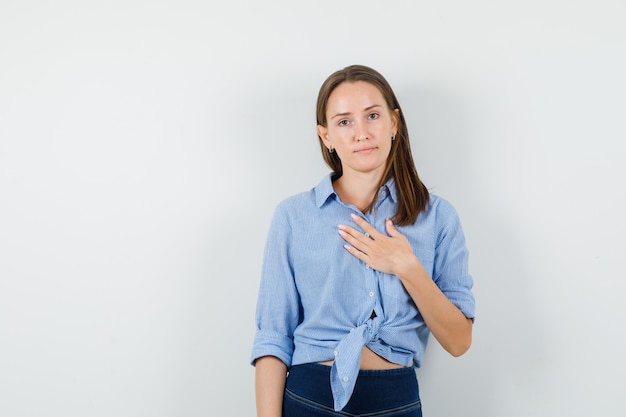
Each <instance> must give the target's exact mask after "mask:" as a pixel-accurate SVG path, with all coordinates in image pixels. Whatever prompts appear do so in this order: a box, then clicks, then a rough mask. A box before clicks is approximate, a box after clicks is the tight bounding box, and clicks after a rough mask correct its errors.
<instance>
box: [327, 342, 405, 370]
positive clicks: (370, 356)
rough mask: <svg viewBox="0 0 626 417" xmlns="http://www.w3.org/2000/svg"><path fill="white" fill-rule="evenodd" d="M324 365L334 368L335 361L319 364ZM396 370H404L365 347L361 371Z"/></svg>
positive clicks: (362, 352)
mask: <svg viewBox="0 0 626 417" xmlns="http://www.w3.org/2000/svg"><path fill="white" fill-rule="evenodd" d="M319 363H320V364H322V365H328V366H332V365H333V361H332V360H331V361H324V362H319ZM395 368H404V366H402V365H398V364H397V363H393V362H389V361H388V360H387V359H385V358H383V357H382V356H379V355H377V354H375V353H374V352H372V351H371V350H370V349H369V348H368V347H367V346H364V347H363V350H361V365H360V366H359V369H363V370H382V369H395Z"/></svg>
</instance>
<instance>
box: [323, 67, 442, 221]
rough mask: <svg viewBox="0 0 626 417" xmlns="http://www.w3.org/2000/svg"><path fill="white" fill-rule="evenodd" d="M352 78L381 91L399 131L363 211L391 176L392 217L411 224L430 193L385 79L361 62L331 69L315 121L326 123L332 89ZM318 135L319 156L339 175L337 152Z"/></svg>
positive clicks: (393, 96) (404, 123)
mask: <svg viewBox="0 0 626 417" xmlns="http://www.w3.org/2000/svg"><path fill="white" fill-rule="evenodd" d="M355 81H365V82H367V83H370V84H372V85H374V86H375V87H376V88H378V89H379V90H380V92H381V93H382V95H383V98H384V99H385V102H386V103H387V107H388V108H389V109H390V110H392V111H393V110H395V109H398V110H399V112H398V113H399V114H398V132H397V133H396V136H395V140H393V141H392V142H391V151H390V152H389V156H388V157H387V165H386V168H385V172H384V174H383V176H382V178H381V183H380V184H379V186H378V188H377V191H376V195H374V199H373V200H372V203H370V205H369V206H368V207H367V208H366V211H372V210H373V208H374V203H375V202H376V200H377V199H378V190H379V189H380V187H382V186H383V184H385V183H386V182H387V181H389V180H390V179H391V178H393V179H394V181H395V183H396V189H397V191H398V211H397V212H396V214H395V216H394V218H393V221H394V223H395V224H397V225H399V226H405V225H409V224H413V223H415V221H416V220H417V216H418V215H419V214H420V213H421V212H422V211H424V209H425V208H426V205H427V204H428V200H429V198H430V193H429V192H428V189H427V188H426V186H425V185H424V184H423V183H422V181H421V180H420V179H419V176H418V175H417V170H416V169H415V163H414V162H413V155H412V154H411V143H410V142H409V131H408V129H407V126H406V122H405V120H404V114H403V113H402V109H401V108H400V103H398V99H397V98H396V95H395V94H394V92H393V90H392V89H391V86H390V85H389V83H388V82H387V80H386V79H385V78H384V77H383V76H382V75H381V74H380V73H379V72H378V71H376V70H374V69H372V68H369V67H366V66H364V65H351V66H348V67H345V68H343V69H341V70H339V71H336V72H334V73H333V74H331V75H330V76H329V77H328V78H327V79H326V81H324V83H323V84H322V86H321V88H320V91H319V94H318V96H317V124H318V125H321V126H324V127H327V125H328V121H327V120H326V108H327V106H328V98H329V97H330V94H331V93H332V92H333V90H335V88H337V87H338V86H339V85H340V84H342V83H345V82H355ZM318 138H319V141H320V148H321V150H322V156H323V157H324V161H326V164H327V165H328V166H329V167H330V168H331V169H332V170H333V173H334V175H333V176H334V178H335V179H337V178H339V177H341V175H342V174H343V169H342V166H341V160H340V159H339V156H337V152H333V153H331V152H330V151H329V150H328V148H326V146H324V142H323V141H322V138H321V137H319V135H318Z"/></svg>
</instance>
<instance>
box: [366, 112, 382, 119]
mask: <svg viewBox="0 0 626 417" xmlns="http://www.w3.org/2000/svg"><path fill="white" fill-rule="evenodd" d="M379 117H380V114H378V113H370V114H368V115H367V118H368V119H369V120H376V119H378V118H379Z"/></svg>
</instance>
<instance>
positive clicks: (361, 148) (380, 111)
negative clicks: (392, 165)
mask: <svg viewBox="0 0 626 417" xmlns="http://www.w3.org/2000/svg"><path fill="white" fill-rule="evenodd" d="M326 120H327V121H328V123H327V126H321V125H319V126H318V127H317V130H318V135H319V136H320V138H321V139H322V141H323V142H324V145H325V146H326V147H327V148H328V149H330V150H334V152H337V156H338V157H339V159H341V166H342V169H343V175H352V174H356V173H375V174H378V175H380V176H382V173H383V172H384V170H385V166H386V162H387V157H388V155H389V152H390V150H391V138H392V136H395V134H396V131H397V125H398V117H397V111H395V112H394V111H392V110H390V109H389V107H387V104H386V102H385V99H384V98H383V95H382V93H381V92H380V90H379V89H378V88H377V87H376V86H374V85H373V84H370V83H368V82H365V81H356V82H344V83H342V84H340V85H339V86H337V88H335V89H334V90H333V92H332V93H331V94H330V96H329V98H328V104H327V107H326Z"/></svg>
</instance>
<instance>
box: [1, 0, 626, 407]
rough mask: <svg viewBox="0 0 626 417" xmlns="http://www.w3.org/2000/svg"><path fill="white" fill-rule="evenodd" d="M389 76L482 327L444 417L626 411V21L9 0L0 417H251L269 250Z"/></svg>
mask: <svg viewBox="0 0 626 417" xmlns="http://www.w3.org/2000/svg"><path fill="white" fill-rule="evenodd" d="M354 63H360V64H366V65H370V66H372V67H374V68H376V69H378V70H379V71H380V72H382V73H383V74H384V75H385V76H386V77H387V79H388V80H389V82H390V83H391V84H392V87H393V88H394V89H395V90H396V93H397V95H398V97H399V99H400V102H401V103H402V106H403V109H404V112H405V116H406V118H407V121H408V124H409V130H410V132H411V138H412V145H413V151H414V156H415V159H416V163H417V166H418V171H419V172H420V175H421V176H422V179H423V180H424V182H425V183H426V184H427V186H428V187H429V188H430V189H431V191H432V192H433V193H436V194H439V195H441V196H443V197H445V198H447V199H448V200H449V201H451V202H452V203H453V205H454V206H455V207H456V208H457V210H458V211H459V214H460V216H461V220H462V222H463V225H464V228H465V232H466V236H467V242H468V246H469V248H470V252H471V263H470V268H471V272H472V275H473V276H474V278H475V294H476V297H477V314H478V318H477V321H476V324H475V331H474V344H473V346H472V348H471V350H470V351H469V352H468V353H467V354H466V355H465V356H463V357H461V358H457V359H455V358H452V357H450V356H448V355H447V354H446V353H445V352H444V351H443V350H442V349H441V348H440V347H439V345H438V344H437V342H436V341H434V340H431V344H430V345H429V349H428V351H427V355H426V361H425V365H424V367H423V368H422V369H420V370H419V371H418V376H419V379H420V384H421V394H422V400H423V403H424V414H425V415H426V416H429V417H436V416H442V417H443V416H452V415H464V416H476V417H503V416H505V417H516V416H531V415H532V416H546V417H548V416H550V417H552V416H566V415H567V416H570V417H572V416H588V415H596V416H603V417H613V416H623V415H624V412H625V410H626V396H624V388H625V385H624V375H626V360H625V358H624V353H623V351H624V348H623V347H624V341H623V339H624V333H625V332H624V328H625V324H624V323H625V321H626V307H625V303H624V299H625V290H626V286H625V285H624V278H625V276H624V275H625V274H624V269H623V263H624V261H623V259H624V253H625V251H626V245H625V243H624V237H623V236H624V234H625V233H626V225H625V224H626V222H625V221H624V212H626V193H625V191H624V185H623V182H624V179H625V178H626V168H625V165H626V164H625V162H626V159H625V157H626V152H625V151H624V147H625V145H624V144H625V142H626V123H625V119H626V118H625V116H626V77H625V75H624V74H626V4H625V2H624V1H618V0H615V1H610V0H598V1H593V2H592V1H564V0H563V1H557V0H531V1H524V2H522V1H516V2H513V1H488V0H477V1H471V2H470V1H461V0H447V1H408V0H407V1H387V2H375V1H364V0H359V1H338V0H334V1H315V2H288V1H274V2H256V1H249V2H246V1H241V0H238V1H232V2H224V3H220V2H211V1H184V0H183V1H171V0H163V1H150V2H149V1H137V0H125V1H99V2H86V1H74V2H72V1H55V2H44V1H39V2H36V1H8V0H2V2H1V3H0V415H2V416H6V417H26V416H37V417H41V416H63V417H79V416H80V417H82V416H116V417H125V416H132V417H136V416H151V417H160V416H194V417H195V416H251V415H253V413H254V388H253V387H254V384H253V379H254V378H253V375H254V372H253V368H252V367H251V366H250V365H249V364H248V359H249V354H250V348H251V343H252V338H253V333H254V306H255V302H256V293H257V289H258V282H259V270H260V264H261V255H262V250H263V244H264V241H265V233H266V232H267V228H268V225H269V220H270V216H271V214H272V211H273V209H274V206H275V205H276V203H278V201H280V200H281V199H282V198H285V197H286V196H288V195H291V194H293V193H296V192H299V191H304V190H307V189H309V188H310V187H312V186H314V185H315V184H316V183H317V182H318V181H319V180H320V179H321V178H322V176H323V175H325V174H326V173H327V171H328V170H327V168H326V167H325V165H324V164H323V162H322V159H321V156H320V153H319V148H318V144H317V137H316V134H315V115H314V111H315V99H316V95H317V91H318V89H319V86H320V84H321V83H322V82H323V80H324V79H325V78H326V77H327V76H328V75H329V74H330V73H331V72H333V71H335V70H336V69H339V68H342V67H344V66H346V65H349V64H354Z"/></svg>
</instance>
